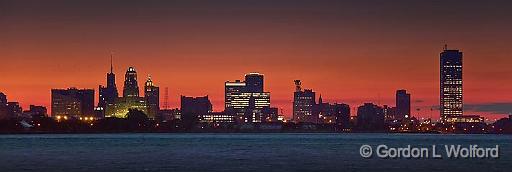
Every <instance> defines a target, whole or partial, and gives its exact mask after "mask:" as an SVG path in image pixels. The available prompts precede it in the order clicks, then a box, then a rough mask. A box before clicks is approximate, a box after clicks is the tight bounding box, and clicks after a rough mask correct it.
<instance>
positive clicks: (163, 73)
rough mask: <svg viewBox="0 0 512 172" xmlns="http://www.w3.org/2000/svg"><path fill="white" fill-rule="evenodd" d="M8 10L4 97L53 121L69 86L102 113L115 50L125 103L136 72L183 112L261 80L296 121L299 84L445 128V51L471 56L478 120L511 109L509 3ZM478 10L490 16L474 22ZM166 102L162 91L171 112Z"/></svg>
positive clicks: (472, 107) (468, 90)
mask: <svg viewBox="0 0 512 172" xmlns="http://www.w3.org/2000/svg"><path fill="white" fill-rule="evenodd" d="M0 3H2V4H3V5H2V6H3V7H9V8H7V9H2V13H1V14H2V15H1V16H2V17H1V18H0V24H2V25H5V26H6V27H2V28H0V36H2V38H3V40H6V41H2V42H0V45H1V46H0V52H1V54H0V57H1V58H2V61H3V64H7V65H3V67H1V68H0V73H4V74H7V75H3V76H2V77H1V78H0V89H1V91H2V92H4V93H5V94H7V96H8V99H9V100H14V101H19V102H20V103H21V105H22V106H23V107H24V108H27V107H28V106H29V105H31V104H34V105H44V106H46V107H48V108H49V110H50V108H51V106H50V91H49V90H51V89H52V88H68V87H77V88H92V89H95V91H96V95H95V96H94V97H95V99H96V100H95V104H96V103H97V102H98V100H97V97H98V96H97V93H98V90H97V88H98V85H99V84H102V85H103V84H105V73H107V72H108V71H109V65H110V64H109V62H110V57H109V55H110V51H113V52H114V66H115V68H114V73H116V74H117V76H118V81H117V82H116V85H117V88H118V91H120V92H119V94H121V88H122V87H123V84H122V83H121V81H120V80H119V78H121V77H119V76H123V74H124V71H125V70H126V68H127V67H129V66H134V67H135V68H136V69H137V71H138V72H139V78H141V79H143V78H146V76H148V74H151V75H152V78H153V81H154V82H155V84H156V85H158V86H159V87H160V88H161V89H164V88H166V87H168V88H169V93H170V95H169V100H170V101H169V105H170V107H172V108H176V107H179V104H180V102H179V98H180V95H185V96H204V95H209V97H210V99H211V101H212V104H213V107H214V111H222V110H223V107H224V94H223V93H224V86H223V84H224V82H225V81H229V80H233V79H235V78H239V76H240V75H242V74H246V73H249V72H261V73H263V74H265V83H266V84H265V91H268V92H271V93H272V106H274V107H278V108H280V109H283V110H284V112H285V115H286V116H287V117H288V118H290V117H291V113H292V111H291V109H292V100H293V91H294V89H295V88H294V85H293V80H296V79H300V80H302V81H303V82H304V83H305V85H304V86H305V87H307V88H311V89H313V90H315V92H317V94H318V95H320V94H321V95H322V98H323V99H324V102H330V103H335V102H338V103H347V104H349V105H350V106H351V107H352V111H354V108H355V107H358V106H360V105H362V104H363V103H365V102H373V103H375V104H379V105H384V104H387V105H390V106H394V104H395V103H394V102H395V100H394V98H395V91H396V90H399V89H405V90H407V91H408V92H409V93H410V94H411V104H412V107H411V112H412V114H413V115H417V116H418V117H430V116H432V117H434V118H437V117H439V111H434V112H430V109H431V108H432V107H437V106H438V105H439V73H438V72H439V70H438V69H439V52H441V51H442V49H443V47H442V46H443V45H444V44H445V43H447V44H448V45H449V48H450V49H459V50H461V51H462V52H464V109H465V110H466V111H467V113H468V114H478V115H482V116H485V117H488V118H491V119H496V118H500V117H503V116H504V115H506V114H507V113H510V111H511V110H510V107H512V90H511V89H510V86H509V85H510V84H512V83H511V79H510V78H511V75H510V73H512V69H511V68H510V67H508V65H507V64H510V63H511V58H510V55H511V54H512V53H511V50H510V49H509V47H507V45H510V44H511V42H510V40H512V39H510V36H511V35H510V34H509V33H508V30H510V28H511V25H510V24H507V23H508V22H507V21H508V17H507V14H509V13H510V12H509V11H511V10H508V8H509V7H510V5H508V3H509V2H506V1H494V2H492V3H491V2H487V3H486V2H480V3H474V2H473V1H470V2H467V3H465V4H460V5H458V6H457V11H459V12H460V13H455V14H451V15H447V14H446V13H447V12H450V10H451V8H448V7H445V6H443V5H440V4H444V5H446V6H453V5H454V4H453V3H454V2H443V3H441V2H439V3H427V4H423V3H421V2H415V3H414V4H409V3H407V2H405V1H401V2H399V3H398V2H397V3H396V4H395V6H389V5H386V4H380V5H381V6H379V5H371V6H366V3H365V2H355V1H348V2H345V3H335V4H329V5H327V4H325V3H322V2H319V3H317V4H311V3H308V2H296V3H288V2H282V3H279V4H273V5H276V6H277V7H276V8H275V9H274V8H273V7H272V6H269V5H268V4H266V3H264V2H260V3H256V2H253V3H250V4H242V3H236V2H233V1H223V3H221V5H214V6H215V7H218V8H216V9H211V10H206V11H205V10H203V8H204V7H205V6H212V5H213V4H204V5H198V4H193V3H185V2H183V3H177V4H174V5H173V6H172V7H169V5H167V6H165V7H167V8H163V7H160V5H161V4H160V5H159V3H155V4H139V3H135V2H133V3H123V4H116V7H117V8H112V6H113V4H109V3H107V4H95V3H94V2H88V3H85V2H84V4H82V5H83V6H76V5H73V4H67V3H63V6H64V7H67V8H60V9H53V8H52V3H51V2H48V3H34V4H31V5H29V6H24V5H25V4H23V3H21V2H3V1H2V2H0ZM96 3H97V2H96ZM160 3H164V2H160ZM482 3H483V5H482ZM377 4H379V3H377ZM496 4H501V5H496ZM411 5H412V6H411ZM405 6H408V7H410V9H415V10H406V9H404V7H405ZM93 7H97V8H98V9H96V10H90V9H92V8H93ZM420 7H422V8H420ZM0 8H1V7H0ZM180 9H186V10H180ZM277 9H279V10H277ZM358 9H359V10H358ZM187 10H188V11H187ZM474 10H478V11H479V13H476V14H475V13H470V11H474ZM92 11H94V13H93V12H92ZM137 11H138V12H137ZM340 11H343V12H340ZM34 14H38V15H37V17H36V16H34ZM233 14H236V15H233ZM409 15H412V16H416V17H417V18H412V17H407V16H409ZM98 16H102V17H98ZM173 16H177V18H176V17H173ZM356 16H357V17H356ZM338 19H340V20H338ZM356 19H357V20H356ZM335 21H340V22H335ZM360 21H367V22H366V23H365V22H360ZM452 21H457V22H452ZM403 23H407V24H403ZM474 23H480V24H477V25H475V24H474ZM433 25H435V26H443V27H440V28H432V26H433ZM36 26H37V27H36ZM35 28H38V29H35ZM206 28H208V29H206ZM375 28H378V29H375ZM290 31H293V32H290ZM247 33H253V34H247ZM140 84H142V82H139V92H142V90H140V89H142V88H141V87H142V86H143V85H140ZM164 97H165V96H164V95H163V92H161V93H160V102H163V98H164ZM161 104H163V103H161ZM418 108H420V109H421V111H419V113H420V114H419V115H418V114H417V111H416V109H418ZM50 111H51V110H50ZM493 113H497V114H500V115H492V114H493Z"/></svg>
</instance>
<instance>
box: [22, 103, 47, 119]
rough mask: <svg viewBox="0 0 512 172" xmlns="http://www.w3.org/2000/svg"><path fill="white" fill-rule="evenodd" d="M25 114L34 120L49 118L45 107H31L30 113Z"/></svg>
mask: <svg viewBox="0 0 512 172" xmlns="http://www.w3.org/2000/svg"><path fill="white" fill-rule="evenodd" d="M23 113H24V114H27V115H29V116H31V117H32V118H43V117H46V116H48V110H47V109H46V107H44V106H35V105H30V107H29V110H28V111H24V112H23Z"/></svg>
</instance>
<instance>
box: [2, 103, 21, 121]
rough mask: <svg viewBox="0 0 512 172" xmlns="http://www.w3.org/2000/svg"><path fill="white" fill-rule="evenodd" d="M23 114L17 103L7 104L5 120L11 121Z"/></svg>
mask: <svg viewBox="0 0 512 172" xmlns="http://www.w3.org/2000/svg"><path fill="white" fill-rule="evenodd" d="M22 112H23V109H22V108H21V106H20V103H18V102H7V105H6V114H5V118H6V119H13V118H17V117H19V116H20V115H21V114H22Z"/></svg>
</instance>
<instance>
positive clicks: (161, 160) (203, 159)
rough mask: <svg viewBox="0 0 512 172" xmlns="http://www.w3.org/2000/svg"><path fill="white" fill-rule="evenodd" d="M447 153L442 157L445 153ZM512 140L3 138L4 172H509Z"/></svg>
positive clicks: (437, 137) (170, 136)
mask: <svg viewBox="0 0 512 172" xmlns="http://www.w3.org/2000/svg"><path fill="white" fill-rule="evenodd" d="M363 144H368V145H371V146H372V147H373V148H374V149H375V148H376V146H377V145H380V144H386V145H387V146H390V147H391V146H395V147H396V146H401V147H403V146H407V145H411V146H413V147H431V145H433V144H436V145H438V146H439V147H441V146H443V145H450V144H460V145H463V146H464V145H465V146H469V145H470V144H473V145H474V144H476V145H478V146H481V147H486V146H487V147H494V146H495V145H499V147H500V150H499V151H500V152H499V154H500V155H499V156H500V158H497V159H495V158H491V159H478V158H472V159H450V158H446V157H445V158H443V159H405V158H398V159H382V158H377V157H376V156H373V157H372V158H369V159H365V158H362V157H361V155H360V153H359V149H360V147H361V145H363ZM443 151H444V146H443V148H439V152H440V153H443ZM511 169H512V136H510V135H508V136H507V135H425V134H422V135H413V134H48V135H46V134H44V135H0V171H265V172H269V171H410V172H416V171H466V172H468V171H485V172H488V171H509V170H511Z"/></svg>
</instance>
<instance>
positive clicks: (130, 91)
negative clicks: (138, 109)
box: [123, 67, 139, 97]
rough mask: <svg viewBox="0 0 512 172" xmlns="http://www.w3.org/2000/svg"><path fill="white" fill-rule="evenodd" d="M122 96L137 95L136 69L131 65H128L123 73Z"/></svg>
mask: <svg viewBox="0 0 512 172" xmlns="http://www.w3.org/2000/svg"><path fill="white" fill-rule="evenodd" d="M123 97H139V85H138V83H137V71H135V68H133V67H129V68H128V70H127V71H126V74H125V75H124V87H123Z"/></svg>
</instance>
